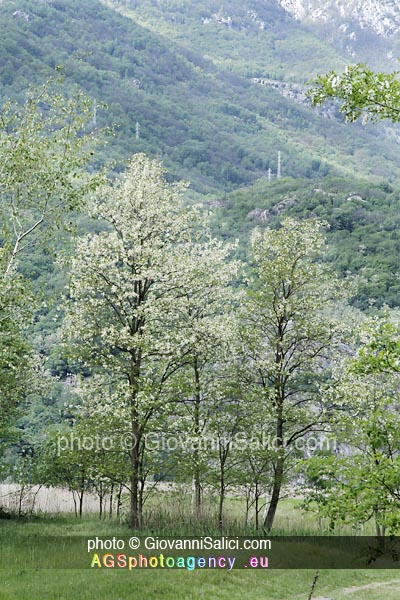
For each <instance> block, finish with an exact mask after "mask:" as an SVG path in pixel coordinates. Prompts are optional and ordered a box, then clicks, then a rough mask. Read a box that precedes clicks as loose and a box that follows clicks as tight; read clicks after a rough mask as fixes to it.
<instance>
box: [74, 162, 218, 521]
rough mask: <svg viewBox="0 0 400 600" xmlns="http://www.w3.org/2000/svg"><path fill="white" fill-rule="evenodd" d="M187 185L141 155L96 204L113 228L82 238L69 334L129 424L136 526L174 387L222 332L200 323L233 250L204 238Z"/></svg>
mask: <svg viewBox="0 0 400 600" xmlns="http://www.w3.org/2000/svg"><path fill="white" fill-rule="evenodd" d="M183 189H184V186H183V185H182V184H168V183H167V182H166V181H165V179H164V175H163V169H162V168H161V166H160V165H159V164H158V163H157V162H156V161H152V160H149V159H148V158H146V157H145V156H144V155H143V154H139V155H135V156H134V157H133V159H132V160H131V162H130V165H129V169H128V171H127V173H126V174H125V177H124V178H123V180H122V181H121V182H118V183H116V184H115V185H114V186H107V187H104V188H103V189H102V190H101V191H100V192H99V193H98V195H97V197H96V199H95V201H94V202H93V205H92V208H91V212H92V214H93V216H95V217H97V218H100V219H102V220H103V221H105V222H106V223H107V224H108V229H107V230H106V231H103V232H101V233H99V234H96V235H87V236H85V237H84V238H82V239H81V240H79V241H78V243H77V246H76V249H75V254H74V257H73V259H72V263H71V281H70V286H69V293H70V300H69V302H68V305H67V313H66V319H65V323H64V331H65V337H66V339H67V340H68V341H69V342H70V343H71V345H72V348H73V350H74V352H75V355H76V356H77V357H79V358H80V359H81V361H82V362H83V364H85V365H86V366H87V367H89V368H90V369H91V370H92V372H93V373H96V374H97V375H98V377H100V378H102V379H103V381H104V387H105V388H108V389H109V392H108V393H106V394H102V395H101V396H97V397H98V398H99V400H100V398H101V397H102V398H103V402H100V401H99V406H98V410H100V411H101V410H105V411H110V410H111V411H114V412H115V413H116V414H119V415H120V417H121V422H122V423H125V424H128V427H127V430H125V434H126V433H128V434H129V436H130V446H129V455H130V484H129V487H130V498H131V503H130V525H131V527H133V528H134V527H140V526H141V524H142V508H143V505H142V498H143V494H142V492H141V490H142V487H141V482H143V477H144V471H145V468H146V459H147V458H148V452H147V451H146V450H147V449H146V433H149V432H151V431H152V430H153V429H154V428H155V426H156V423H157V419H158V418H159V417H160V415H162V414H164V415H165V414H166V413H168V414H171V407H172V406H174V405H175V404H176V398H175V397H173V396H171V393H170V392H171V388H168V387H167V384H168V383H169V381H170V380H171V379H172V376H173V375H175V374H176V373H177V372H178V370H179V369H181V368H182V367H183V366H184V365H187V364H189V363H190V364H191V365H193V361H194V360H195V352H196V350H195V349H196V348H197V347H199V348H201V347H203V348H204V347H205V342H204V340H205V339H207V340H208V341H207V344H208V345H207V348H208V351H210V350H209V349H210V348H211V345H212V343H215V342H216V339H217V337H218V332H215V333H214V335H213V341H212V340H211V337H210V335H211V334H210V332H209V331H208V328H209V327H211V320H209V321H207V318H206V317H205V315H203V316H204V318H203V321H202V326H201V327H200V326H199V325H196V323H198V320H199V319H200V314H201V313H202V311H204V313H205V314H208V315H209V319H211V318H212V314H213V311H214V308H212V301H211V300H209V301H208V302H206V300H205V299H206V297H207V293H208V291H209V289H210V287H212V285H213V284H215V285H217V284H218V285H220V283H221V282H218V283H217V277H218V274H219V275H220V276H221V274H222V271H221V270H219V271H218V270H217V264H218V262H219V261H220V260H223V259H224V257H225V256H226V252H225V250H224V249H222V247H221V245H220V244H219V243H217V242H212V241H209V242H208V243H206V242H205V243H204V245H202V242H201V237H202V235H203V232H202V230H201V228H200V220H199V219H200V217H199V212H198V211H197V210H196V209H194V208H187V209H185V208H183V204H182V191H183ZM213 269H215V273H213ZM205 270H206V272H207V273H209V274H210V280H209V281H206V279H205V277H204V271H205ZM225 279H226V278H225ZM225 279H224V280H223V281H225ZM218 289H219V288H218ZM200 298H201V299H202V304H201V302H200V300H199V299H200ZM207 304H210V305H211V308H210V307H208V308H207ZM207 310H208V311H209V312H208V313H206V311H207ZM196 327H197V328H196ZM207 336H208V337H207ZM201 344H203V346H201ZM205 352H206V351H205V350H203V355H204V353H205ZM200 368H201V366H200V365H199V369H200ZM89 385H90V384H89ZM104 396H105V398H104ZM125 434H124V435H125Z"/></svg>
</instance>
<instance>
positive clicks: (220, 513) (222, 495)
mask: <svg viewBox="0 0 400 600" xmlns="http://www.w3.org/2000/svg"><path fill="white" fill-rule="evenodd" d="M224 500H225V479H224V471H223V470H221V477H220V483H219V506H218V530H219V532H220V533H222V529H223V516H224Z"/></svg>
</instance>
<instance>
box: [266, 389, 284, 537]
mask: <svg viewBox="0 0 400 600" xmlns="http://www.w3.org/2000/svg"><path fill="white" fill-rule="evenodd" d="M282 398H283V395H282V396H281V397H280V398H279V397H278V399H277V411H278V415H277V423H276V439H275V442H276V447H277V450H278V456H277V459H276V464H275V472H274V485H273V488H272V495H271V501H270V503H269V507H268V511H267V514H266V515H265V519H264V529H265V530H266V531H267V532H270V531H271V529H272V525H273V523H274V519H275V513H276V509H277V506H278V502H279V497H280V494H281V487H282V481H283V467H284V456H283V452H284V448H283V418H282V412H283V400H282Z"/></svg>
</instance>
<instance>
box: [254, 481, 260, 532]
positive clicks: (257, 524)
mask: <svg viewBox="0 0 400 600" xmlns="http://www.w3.org/2000/svg"><path fill="white" fill-rule="evenodd" d="M254 493H255V498H254V504H255V511H256V514H255V517H256V531H258V528H259V525H260V524H259V518H260V508H259V502H260V494H259V493H258V482H257V483H256V489H255V492H254Z"/></svg>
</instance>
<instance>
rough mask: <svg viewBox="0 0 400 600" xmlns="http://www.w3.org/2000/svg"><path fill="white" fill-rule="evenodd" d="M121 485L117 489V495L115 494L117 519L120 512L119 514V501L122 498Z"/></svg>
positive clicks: (120, 501)
mask: <svg viewBox="0 0 400 600" xmlns="http://www.w3.org/2000/svg"><path fill="white" fill-rule="evenodd" d="M122 488H123V486H122V483H120V484H119V488H118V493H117V517H119V515H120V512H121V505H122V500H121V496H122Z"/></svg>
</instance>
